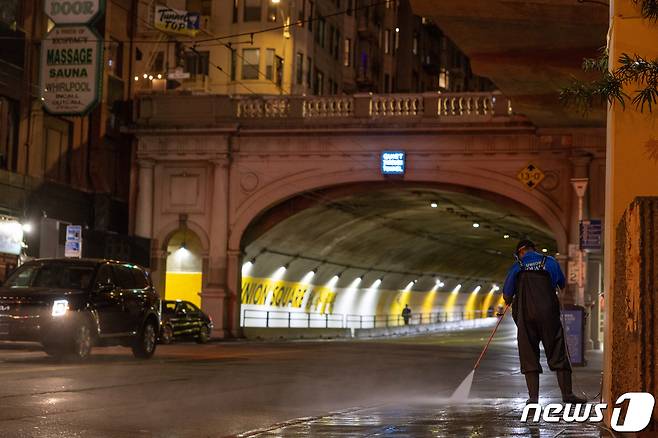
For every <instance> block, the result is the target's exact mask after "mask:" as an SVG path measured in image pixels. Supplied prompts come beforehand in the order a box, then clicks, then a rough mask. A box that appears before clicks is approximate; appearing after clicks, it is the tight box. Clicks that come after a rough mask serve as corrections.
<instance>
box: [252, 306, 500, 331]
mask: <svg viewBox="0 0 658 438" xmlns="http://www.w3.org/2000/svg"><path fill="white" fill-rule="evenodd" d="M491 316H495V315H494V312H493V311H492V310H489V311H482V310H465V311H455V312H431V313H412V315H411V317H410V318H409V320H408V321H405V318H404V317H403V316H402V315H400V314H388V315H352V314H335V313H312V312H311V313H306V312H288V311H285V310H256V309H244V310H243V311H242V320H241V326H242V327H266V328H269V327H279V328H354V329H371V328H384V327H397V326H403V325H425V324H441V323H446V322H453V321H466V320H473V319H478V318H486V317H491Z"/></svg>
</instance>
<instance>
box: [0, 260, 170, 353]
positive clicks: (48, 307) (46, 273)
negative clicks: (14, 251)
mask: <svg viewBox="0 0 658 438" xmlns="http://www.w3.org/2000/svg"><path fill="white" fill-rule="evenodd" d="M159 327H160V297H159V296H158V294H157V292H156V291H155V290H154V289H153V285H152V283H151V279H150V277H149V275H148V273H147V272H146V271H145V270H144V269H143V268H141V267H140V266H137V265H134V264H131V263H123V262H117V261H113V260H88V259H82V260H79V259H41V260H33V261H30V262H27V263H25V264H24V265H22V266H21V267H20V268H18V269H16V271H14V272H13V273H12V274H11V276H10V277H9V278H8V279H7V281H6V282H5V284H4V286H3V287H2V288H0V340H9V341H36V342H40V343H41V344H42V345H43V348H44V350H45V351H46V353H48V354H50V355H53V356H72V357H75V358H78V359H85V358H86V357H88V356H89V354H90V353H91V349H92V347H93V346H94V345H99V346H104V345H125V346H130V347H132V350H133V354H134V355H135V357H139V358H150V357H151V356H153V353H154V352H155V347H156V341H157V338H158V329H159Z"/></svg>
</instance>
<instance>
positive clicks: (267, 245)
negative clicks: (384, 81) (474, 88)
mask: <svg viewBox="0 0 658 438" xmlns="http://www.w3.org/2000/svg"><path fill="white" fill-rule="evenodd" d="M521 238H530V239H532V240H533V241H534V242H535V243H536V244H537V246H538V249H539V250H540V251H542V252H544V253H545V254H547V255H556V254H558V251H559V248H558V242H557V241H556V238H555V234H554V233H553V231H552V230H551V229H550V228H549V227H548V225H547V224H546V223H545V222H544V221H543V220H542V219H541V218H540V217H539V216H538V215H537V214H536V213H535V212H534V211H533V210H532V209H530V208H529V207H527V206H525V205H523V204H521V203H519V202H517V201H514V200H512V199H510V198H507V197H504V196H500V195H497V194H495V193H491V192H487V191H484V190H478V189H473V188H466V187H462V186H455V185H448V184H412V183H406V182H399V183H398V182H386V183H372V184H356V185H343V186H337V187H333V188H329V189H324V190H319V191H314V192H308V193H304V194H301V195H298V196H296V197H294V198H291V199H288V200H286V201H285V202H283V203H280V204H278V205H276V206H274V207H272V208H270V209H269V210H267V211H266V212H264V213H263V214H261V215H260V216H259V217H258V218H256V219H255V220H254V221H253V222H252V223H251V224H250V226H249V227H248V229H247V230H246V232H245V233H244V235H243V238H242V242H241V244H242V253H243V254H244V255H243V259H242V276H241V288H240V289H239V290H241V293H240V324H241V326H243V327H245V326H246V327H250V326H251V327H253V326H268V327H277V326H278V327H326V328H332V327H333V328H338V327H342V328H345V327H351V328H355V327H356V328H371V327H380V326H384V325H386V326H396V325H404V324H405V323H410V324H424V323H433V322H443V321H445V320H448V321H450V320H458V319H474V318H480V317H487V316H491V315H492V314H493V313H494V311H495V310H496V307H497V306H498V305H500V304H501V302H502V296H501V293H500V285H501V283H502V281H503V280H504V278H505V275H506V272H507V270H508V268H509V267H510V265H511V263H512V262H513V259H512V253H513V249H514V246H515V245H516V243H517V241H518V240H519V239H521ZM406 306H408V307H409V309H410V312H411V315H410V317H409V318H408V319H407V320H406V321H405V319H406V318H404V316H403V309H404V308H405V307H406Z"/></svg>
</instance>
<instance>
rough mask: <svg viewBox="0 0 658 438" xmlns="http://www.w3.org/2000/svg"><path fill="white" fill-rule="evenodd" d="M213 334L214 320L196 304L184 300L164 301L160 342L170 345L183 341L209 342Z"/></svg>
mask: <svg viewBox="0 0 658 438" xmlns="http://www.w3.org/2000/svg"><path fill="white" fill-rule="evenodd" d="M211 333H212V319H211V318H210V316H208V315H206V314H205V313H203V311H202V310H201V309H199V308H198V307H197V306H195V305H194V304H192V303H190V302H189V301H182V300H176V301H171V300H165V301H162V330H161V332H160V342H162V343H163V344H170V343H172V342H174V341H176V340H181V339H195V340H196V341H197V342H198V343H200V344H203V343H206V342H208V339H210V334H211Z"/></svg>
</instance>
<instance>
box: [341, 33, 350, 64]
mask: <svg viewBox="0 0 658 438" xmlns="http://www.w3.org/2000/svg"><path fill="white" fill-rule="evenodd" d="M343 65H344V66H345V67H349V66H350V65H352V40H351V39H349V38H345V40H344V41H343Z"/></svg>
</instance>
